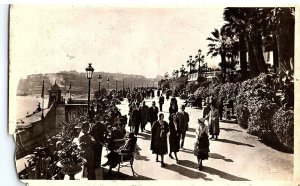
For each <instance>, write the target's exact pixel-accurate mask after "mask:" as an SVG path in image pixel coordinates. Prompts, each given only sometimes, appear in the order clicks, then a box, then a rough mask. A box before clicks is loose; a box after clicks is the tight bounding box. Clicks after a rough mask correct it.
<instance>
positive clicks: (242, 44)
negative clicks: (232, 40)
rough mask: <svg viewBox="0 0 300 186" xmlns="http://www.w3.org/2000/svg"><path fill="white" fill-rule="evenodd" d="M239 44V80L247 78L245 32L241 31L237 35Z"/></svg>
mask: <svg viewBox="0 0 300 186" xmlns="http://www.w3.org/2000/svg"><path fill="white" fill-rule="evenodd" d="M239 44H240V67H241V80H242V81H244V80H245V79H246V78H247V54H246V52H247V50H246V41H245V34H244V33H243V32H242V33H241V34H240V36H239Z"/></svg>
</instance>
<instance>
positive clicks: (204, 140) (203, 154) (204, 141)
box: [194, 134, 209, 160]
mask: <svg viewBox="0 0 300 186" xmlns="http://www.w3.org/2000/svg"><path fill="white" fill-rule="evenodd" d="M208 152H209V140H208V136H207V135H206V134H204V135H202V136H201V137H200V138H198V139H197V141H196V143H195V146H194V155H195V156H197V158H198V159H202V160H207V159H208Z"/></svg>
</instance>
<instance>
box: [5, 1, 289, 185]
mask: <svg viewBox="0 0 300 186" xmlns="http://www.w3.org/2000/svg"><path fill="white" fill-rule="evenodd" d="M294 63H295V7H230V6H220V5H219V6H200V5H199V6H182V7H180V6H144V7H143V6H124V5H123V6H104V5H20V4H19V5H10V8H9V127H10V132H11V133H13V134H14V138H15V142H16V151H15V161H16V163H15V165H16V171H17V175H18V178H19V179H20V180H21V181H23V182H27V181H28V180H140V181H141V180H201V181H292V180H293V178H294V166H295V165H294V71H295V64H294Z"/></svg>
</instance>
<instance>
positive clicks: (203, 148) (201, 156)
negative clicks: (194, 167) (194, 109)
mask: <svg viewBox="0 0 300 186" xmlns="http://www.w3.org/2000/svg"><path fill="white" fill-rule="evenodd" d="M204 121H205V119H204V118H200V119H198V126H197V128H196V143H195V148H194V155H195V156H197V160H198V170H201V169H202V160H207V159H208V152H209V140H208V128H207V126H206V125H205V124H204Z"/></svg>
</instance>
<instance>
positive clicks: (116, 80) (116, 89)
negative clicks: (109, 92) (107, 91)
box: [116, 80, 118, 91]
mask: <svg viewBox="0 0 300 186" xmlns="http://www.w3.org/2000/svg"><path fill="white" fill-rule="evenodd" d="M116 91H118V80H116Z"/></svg>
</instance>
